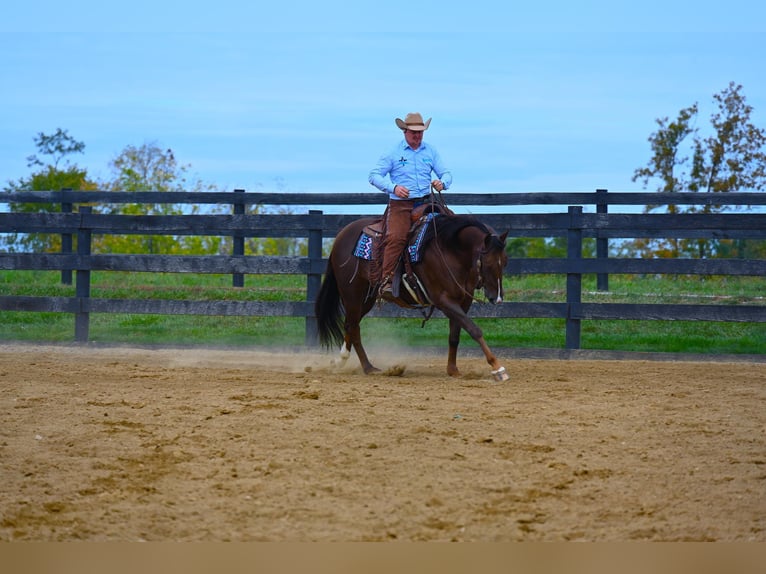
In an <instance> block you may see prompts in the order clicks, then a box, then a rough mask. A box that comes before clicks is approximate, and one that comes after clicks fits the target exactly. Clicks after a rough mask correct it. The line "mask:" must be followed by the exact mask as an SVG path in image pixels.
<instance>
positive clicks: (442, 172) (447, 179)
mask: <svg viewBox="0 0 766 574" xmlns="http://www.w3.org/2000/svg"><path fill="white" fill-rule="evenodd" d="M432 149H433V148H432ZM433 153H434V156H433V162H434V163H433V172H434V173H435V174H436V177H438V178H439V179H440V180H441V182H442V183H443V184H444V189H449V187H450V186H451V185H452V172H451V171H450V170H448V169H447V167H446V166H445V165H444V162H443V161H442V158H441V155H439V152H438V151H436V150H435V149H434V150H433Z"/></svg>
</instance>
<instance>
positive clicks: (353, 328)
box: [345, 320, 380, 375]
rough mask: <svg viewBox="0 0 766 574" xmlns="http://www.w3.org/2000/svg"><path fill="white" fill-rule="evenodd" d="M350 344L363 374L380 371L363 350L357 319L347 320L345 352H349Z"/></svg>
mask: <svg viewBox="0 0 766 574" xmlns="http://www.w3.org/2000/svg"><path fill="white" fill-rule="evenodd" d="M351 346H353V347H354V350H355V351H356V356H357V357H358V358H359V364H360V365H361V366H362V370H363V371H364V374H365V375H369V374H370V373H376V372H378V371H380V369H378V368H377V367H375V366H373V364H372V363H371V362H370V359H369V358H368V357H367V352H366V351H365V350H364V346H363V345H362V333H361V329H360V328H359V321H355V322H354V321H351V322H349V321H348V320H347V322H346V339H345V348H346V352H347V353H348V352H349V351H348V350H349V349H350V348H351Z"/></svg>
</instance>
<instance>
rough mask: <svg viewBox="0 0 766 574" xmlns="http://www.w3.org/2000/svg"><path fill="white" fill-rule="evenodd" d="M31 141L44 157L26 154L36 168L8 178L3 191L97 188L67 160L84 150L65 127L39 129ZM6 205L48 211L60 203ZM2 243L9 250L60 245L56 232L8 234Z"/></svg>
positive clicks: (41, 249) (40, 249)
mask: <svg viewBox="0 0 766 574" xmlns="http://www.w3.org/2000/svg"><path fill="white" fill-rule="evenodd" d="M34 142H35V147H36V148H37V151H38V154H39V155H40V156H43V158H47V159H41V158H40V157H38V155H30V156H29V157H27V167H30V168H38V169H37V171H34V172H32V174H31V175H30V176H29V177H26V178H20V179H19V180H17V181H9V182H8V185H7V186H6V188H5V189H4V191H6V192H8V193H14V192H21V191H57V190H60V189H73V190H78V191H93V190H95V189H96V188H97V185H96V183H95V182H93V181H91V180H90V179H89V178H88V173H87V170H85V169H82V168H79V167H78V166H77V165H76V164H72V163H70V162H69V156H70V155H72V154H75V153H83V150H84V149H85V144H84V143H83V142H80V141H77V140H75V139H74V138H73V137H72V136H70V135H69V133H68V132H67V130H62V129H61V128H58V129H57V130H56V132H55V133H54V134H52V135H47V134H45V133H43V132H40V133H38V134H37V136H35V138H34ZM9 208H10V211H12V212H14V213H49V212H55V211H58V210H59V209H60V205H57V204H51V203H48V204H46V203H18V202H11V203H10V204H9ZM5 243H6V247H7V248H8V250H9V251H16V250H19V251H36V252H46V251H47V252H53V251H59V250H60V249H61V237H60V236H59V235H55V234H42V233H30V234H9V235H8V236H7V237H6V240H5Z"/></svg>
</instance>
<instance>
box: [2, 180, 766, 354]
mask: <svg viewBox="0 0 766 574" xmlns="http://www.w3.org/2000/svg"><path fill="white" fill-rule="evenodd" d="M6 196H7V197H6ZM11 200H12V201H11ZM385 201H386V198H385V196H384V195H383V194H380V193H365V194H361V193H360V194H266V193H246V192H243V191H239V190H238V191H235V192H231V193H187V192H136V193H127V192H78V191H70V190H62V191H56V192H15V193H13V194H0V203H40V204H54V205H57V206H60V207H59V208H58V209H60V212H46V213H15V212H14V213H11V212H6V213H0V233H53V234H60V235H61V236H62V251H63V252H62V253H0V269H6V270H8V269H18V270H47V271H61V272H62V280H63V281H64V282H67V277H69V278H70V281H69V282H71V274H72V273H73V272H74V273H75V274H76V293H75V296H74V297H26V296H6V295H0V311H31V312H60V313H72V314H74V315H75V340H76V341H78V342H86V341H87V340H88V331H89V317H90V314H91V313H128V314H193V315H245V316H247V315H254V316H286V317H303V318H305V320H306V344H308V345H314V344H316V338H315V333H316V319H315V316H314V309H313V305H314V301H315V300H316V296H317V293H318V290H319V286H320V284H321V275H322V273H323V272H324V269H325V265H326V260H325V259H324V258H323V257H322V240H323V239H324V238H332V237H334V236H335V235H336V233H337V232H338V231H339V230H340V229H341V228H342V227H343V226H344V225H346V224H347V223H349V222H351V221H353V220H354V219H357V218H358V217H361V216H362V215H360V214H331V213H323V212H322V211H319V210H314V209H309V210H308V213H306V214H286V215H266V214H246V213H245V212H244V206H247V205H291V206H322V205H344V206H348V205H381V206H382V205H383V204H385ZM116 203H149V204H160V203H173V204H181V205H183V204H222V205H230V206H231V210H232V213H231V214H217V215H210V214H203V215H145V216H144V215H136V216H129V215H108V214H100V213H93V211H92V206H93V205H98V204H116ZM449 203H450V205H452V206H460V205H472V206H496V207H501V208H504V209H500V210H498V211H505V210H507V208H508V207H509V206H514V205H517V206H518V205H566V206H567V210H566V212H552V213H542V214H540V213H531V214H527V213H489V214H485V215H480V216H479V217H480V218H481V219H482V221H484V222H485V223H487V224H489V225H491V226H493V227H494V228H496V229H498V230H502V231H505V230H508V231H509V236H511V237H565V238H566V239H567V257H566V258H558V259H557V258H548V259H544V258H512V259H510V260H509V262H508V266H507V268H506V273H508V274H513V275H521V274H561V275H565V276H566V278H567V292H566V302H563V303H549V302H506V303H503V304H501V305H496V306H493V305H488V304H486V305H485V304H474V305H473V306H472V308H471V315H472V316H474V317H479V318H482V317H484V318H490V317H491V318H508V319H511V318H550V319H564V320H565V322H566V343H565V344H566V348H567V349H578V348H580V333H581V321H583V320H600V319H623V320H687V321H725V322H730V321H734V322H759V323H763V322H766V305H764V306H761V305H716V304H710V305H688V304H687V305H678V304H632V303H630V304H629V303H620V304H615V303H583V302H582V276H583V275H584V274H596V275H597V277H598V288H599V289H601V290H606V289H607V288H608V277H609V275H610V274H697V275H749V276H760V277H766V260H760V259H751V260H747V259H624V258H610V257H609V256H608V241H609V239H614V238H636V237H651V238H655V237H674V238H698V239H761V240H762V239H766V214H763V213H750V212H746V213H745V212H743V213H694V214H675V215H673V214H631V213H609V212H608V207H609V206H614V205H620V206H626V205H646V204H651V205H663V204H686V205H689V204H698V205H703V206H712V205H727V206H763V205H766V194H763V193H728V194H691V193H689V194H678V193H676V194H660V193H608V192H606V190H597V191H596V192H594V193H528V194H450V195H449ZM75 206H77V209H76V210H75ZM583 206H595V208H596V213H585V212H584V210H583ZM381 211H382V208H381ZM94 234H95V235H98V234H110V235H117V234H128V235H130V234H139V235H173V236H177V235H202V236H226V237H232V238H233V241H232V253H231V254H230V255H210V256H185V255H162V254H159V255H135V254H93V253H91V251H92V248H91V245H92V237H93V235H94ZM248 237H257V238H264V237H291V238H306V239H307V240H308V256H307V257H264V256H246V255H244V239H245V238H248ZM73 238H76V239H77V241H76V251H73V249H74V243H73V241H72V240H73ZM584 238H596V248H597V249H596V253H597V257H596V258H585V257H583V239H584ZM92 271H131V272H147V273H160V272H162V273H214V274H231V275H232V281H233V285H234V286H235V287H241V286H243V285H244V283H243V281H244V276H245V275H248V274H297V275H305V276H306V281H307V283H306V284H307V295H306V300H305V301H299V302H265V301H219V300H215V301H188V300H156V299H103V298H96V297H92V296H91V272H92ZM371 316H377V317H419V316H420V315H419V313H418V312H417V311H413V310H407V309H401V308H399V307H396V306H393V305H384V306H382V307H379V308H375V309H374V310H373V312H372V313H371ZM435 316H441V314H440V313H438V312H437V313H435Z"/></svg>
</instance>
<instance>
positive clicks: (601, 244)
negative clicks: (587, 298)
mask: <svg viewBox="0 0 766 574" xmlns="http://www.w3.org/2000/svg"><path fill="white" fill-rule="evenodd" d="M606 195H607V190H606V189H597V190H596V213H609V200H608V199H607V197H606ZM600 235H601V232H598V235H597V236H596V259H608V258H609V239H608V238H606V237H600ZM596 289H598V290H599V291H609V274H608V273H597V274H596Z"/></svg>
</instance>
